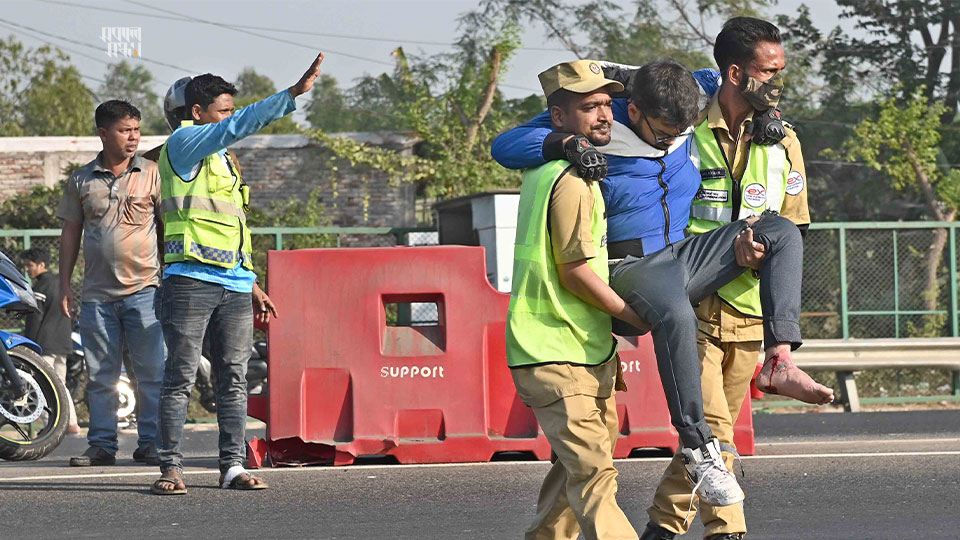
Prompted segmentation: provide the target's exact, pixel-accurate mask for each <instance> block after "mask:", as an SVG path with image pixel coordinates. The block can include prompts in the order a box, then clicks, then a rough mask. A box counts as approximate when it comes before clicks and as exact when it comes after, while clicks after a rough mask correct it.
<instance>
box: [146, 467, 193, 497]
mask: <svg viewBox="0 0 960 540" xmlns="http://www.w3.org/2000/svg"><path fill="white" fill-rule="evenodd" d="M165 484H170V485H171V486H173V489H164V488H162V487H160V486H162V485H165ZM150 493H153V494H154V495H186V494H187V486H186V484H184V483H183V475H181V474H180V473H178V472H174V471H164V472H163V473H161V475H160V478H157V480H156V481H154V483H153V485H151V486H150Z"/></svg>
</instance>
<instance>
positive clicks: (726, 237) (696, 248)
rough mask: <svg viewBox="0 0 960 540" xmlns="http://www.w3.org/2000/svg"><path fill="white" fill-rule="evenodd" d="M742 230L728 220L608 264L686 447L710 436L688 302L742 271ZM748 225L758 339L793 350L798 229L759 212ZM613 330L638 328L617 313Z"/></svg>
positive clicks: (799, 275)
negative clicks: (757, 248) (643, 335)
mask: <svg viewBox="0 0 960 540" xmlns="http://www.w3.org/2000/svg"><path fill="white" fill-rule="evenodd" d="M746 228H747V224H746V222H744V221H735V222H733V223H730V224H729V225H725V226H723V227H720V228H719V229H715V230H713V231H710V232H708V233H705V234H702V235H699V236H692V237H689V238H685V239H683V240H681V241H680V242H677V243H675V244H671V245H669V246H667V247H665V248H664V249H662V250H660V251H658V252H656V253H654V254H652V255H650V256H647V257H643V258H637V257H627V258H625V259H624V260H623V261H622V262H620V263H618V264H616V265H615V266H613V267H612V268H611V270H610V286H611V287H612V288H613V290H614V291H616V292H617V294H619V295H620V296H621V297H622V298H623V299H624V300H625V301H626V302H627V303H628V304H629V305H630V307H632V308H633V309H634V311H636V312H637V315H639V316H640V318H641V319H643V320H645V321H647V323H648V324H650V327H651V330H650V332H651V334H652V335H653V345H654V350H655V351H656V354H657V368H658V370H659V372H660V380H661V382H662V383H663V390H664V393H665V394H666V398H667V406H668V408H669V410H670V421H671V423H672V424H673V426H674V427H675V428H676V430H677V432H678V434H679V435H680V442H681V444H683V445H684V446H685V447H688V448H696V447H699V446H701V445H703V443H704V442H706V440H707V439H709V438H710V437H711V436H712V432H711V430H710V428H709V427H708V426H707V423H706V421H705V420H704V418H703V395H702V393H701V388H700V355H699V352H698V350H697V316H696V315H695V314H694V311H693V306H695V305H697V304H699V303H700V301H702V300H703V299H705V298H706V297H707V296H709V295H711V294H713V293H714V292H716V291H717V289H719V288H720V287H722V286H723V285H726V284H727V283H728V282H730V281H731V280H733V279H735V278H736V277H737V276H739V275H740V274H742V273H743V271H744V268H743V267H741V266H739V265H737V261H736V257H735V254H734V240H735V238H736V236H737V234H738V233H739V232H740V231H742V230H744V229H746ZM751 228H752V229H753V232H754V240H755V241H757V242H760V243H762V244H763V245H764V247H765V248H766V256H765V257H764V263H763V266H762V267H761V268H760V270H759V273H760V302H761V305H762V307H763V336H764V338H763V339H764V345H765V346H766V347H770V346H773V345H775V344H777V343H790V344H791V348H792V349H796V348H797V347H799V346H800V343H801V338H800V324H799V319H800V283H801V281H802V276H803V244H802V239H801V237H800V231H799V229H797V227H796V225H794V224H793V222H791V221H790V220H788V219H786V218H782V217H780V216H778V215H775V214H764V215H763V216H761V217H760V219H759V220H757V221H756V222H755V223H754V224H753V225H752V226H751ZM631 330H632V332H631ZM614 332H615V333H617V334H620V335H637V334H639V331H637V330H636V329H633V328H632V327H630V326H629V325H627V324H626V323H623V322H622V321H618V320H617V319H614Z"/></svg>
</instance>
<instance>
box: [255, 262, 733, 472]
mask: <svg viewBox="0 0 960 540" xmlns="http://www.w3.org/2000/svg"><path fill="white" fill-rule="evenodd" d="M268 262H269V267H270V273H269V275H268V279H269V291H270V297H271V299H273V301H274V303H276V304H277V306H278V307H279V308H280V310H281V311H282V312H283V313H284V316H282V317H281V318H279V319H277V320H274V321H272V322H271V324H270V325H269V330H268V333H269V339H268V343H269V347H270V352H269V358H270V363H269V370H270V372H269V377H268V380H269V388H270V390H269V394H268V395H266V396H264V397H261V398H259V401H257V400H256V399H253V398H252V399H251V413H252V412H254V411H256V412H257V413H258V414H260V415H262V416H258V417H260V418H265V419H266V420H267V447H268V448H267V454H268V455H269V458H270V461H271V462H272V463H273V464H305V463H319V462H331V461H332V462H333V463H334V464H337V465H343V464H349V463H352V462H353V461H354V460H355V459H356V458H357V457H358V456H364V455H390V456H394V457H395V458H396V459H397V460H398V461H400V462H401V463H438V462H467V461H487V460H489V459H490V458H491V457H493V455H494V454H496V453H498V452H528V453H532V454H533V455H535V456H536V457H537V458H539V459H547V458H549V455H550V448H549V444H548V443H547V441H546V439H545V437H543V435H542V434H541V433H540V432H539V428H538V425H537V422H536V418H535V417H534V415H533V413H532V411H531V410H530V409H529V408H528V407H526V406H525V405H523V403H522V402H521V401H520V399H519V397H517V394H516V389H515V388H514V386H513V380H512V378H511V377H510V372H509V369H508V368H507V366H506V351H505V344H504V341H505V338H504V327H505V320H506V310H507V304H508V302H509V296H508V295H505V294H501V293H499V292H497V291H496V290H494V289H493V288H492V287H491V286H490V285H489V283H488V282H487V280H486V271H485V263H484V252H483V248H477V247H466V246H438V247H422V248H369V249H368V248H354V249H314V250H296V251H271V252H270V253H269V255H268ZM410 303H433V304H435V305H436V307H437V311H438V313H439V321H438V322H437V323H433V324H428V325H413V326H393V325H388V323H387V320H388V315H389V316H390V317H391V319H392V317H393V314H394V313H401V314H403V313H405V312H406V308H407V307H408V306H407V304H410ZM639 343H640V345H639V346H638V347H636V346H630V347H629V349H628V350H625V351H624V352H623V357H622V360H623V362H624V366H625V371H627V373H625V376H626V379H627V385H628V387H629V389H630V391H629V392H627V393H626V394H620V395H619V396H618V411H619V412H620V414H621V433H622V434H623V435H622V437H621V442H620V443H619V444H618V447H617V455H618V456H623V455H627V454H629V453H630V451H631V450H633V449H635V448H641V447H663V448H671V449H673V448H676V444H677V443H676V433H675V432H674V431H673V430H672V428H670V423H669V417H668V415H667V413H666V403H665V401H664V397H663V390H662V388H661V387H660V383H659V377H658V376H657V371H656V366H655V361H654V359H653V348H652V345H651V344H650V342H649V338H641V340H640V341H639ZM631 370H632V371H631ZM264 405H267V406H266V407H264ZM748 407H749V406H748ZM264 409H265V410H264ZM747 410H748V411H749V408H748V409H747ZM745 416H746V417H747V419H748V420H749V415H745ZM749 436H750V437H751V440H750V444H749V447H750V450H751V451H752V426H751V429H750V431H749ZM740 444H741V442H740V441H738V445H740ZM258 450H260V452H261V453H262V448H258ZM744 450H746V448H742V449H741V453H746V452H744Z"/></svg>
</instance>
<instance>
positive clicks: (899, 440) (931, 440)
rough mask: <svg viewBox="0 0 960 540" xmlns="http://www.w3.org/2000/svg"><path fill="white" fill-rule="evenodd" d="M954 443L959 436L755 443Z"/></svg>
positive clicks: (760, 444)
mask: <svg viewBox="0 0 960 540" xmlns="http://www.w3.org/2000/svg"><path fill="white" fill-rule="evenodd" d="M938 442H939V443H956V442H960V438H942V437H941V438H933V439H889V438H888V439H841V440H834V441H779V442H768V443H756V446H757V448H761V447H764V446H790V445H803V444H810V445H817V446H821V445H826V444H919V443H938Z"/></svg>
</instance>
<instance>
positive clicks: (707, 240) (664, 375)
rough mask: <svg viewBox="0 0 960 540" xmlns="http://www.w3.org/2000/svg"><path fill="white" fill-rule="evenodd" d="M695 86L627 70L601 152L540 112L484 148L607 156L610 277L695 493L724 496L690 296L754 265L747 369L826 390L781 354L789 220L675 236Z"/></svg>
mask: <svg viewBox="0 0 960 540" xmlns="http://www.w3.org/2000/svg"><path fill="white" fill-rule="evenodd" d="M713 73H714V74H715V73H716V72H713ZM713 80H716V75H713ZM701 94H702V92H701V90H700V87H699V86H698V84H697V80H696V79H695V78H694V76H693V75H691V73H690V72H689V71H687V69H686V68H684V67H683V66H682V65H680V64H678V63H676V62H674V61H672V60H662V61H657V62H653V63H651V64H648V65H646V66H643V67H641V68H640V69H639V70H638V71H637V73H636V74H635V75H634V78H633V84H632V90H631V94H630V98H629V100H627V99H614V101H613V116H614V122H613V126H612V130H611V132H612V136H611V143H610V144H608V145H605V146H602V147H601V148H600V150H601V151H603V152H604V153H605V154H606V156H603V155H602V154H600V153H598V151H597V150H596V149H594V148H592V147H591V145H589V144H586V145H584V144H582V143H583V138H582V137H578V136H575V135H571V134H570V133H560V132H555V131H554V130H552V129H551V127H550V119H549V116H548V113H544V114H542V115H540V116H538V117H537V118H535V119H534V120H533V121H531V122H529V123H527V124H524V125H522V126H520V127H517V128H514V129H513V130H510V131H508V132H506V133H504V134H501V135H500V136H499V137H498V138H497V140H495V141H494V144H493V148H492V154H493V157H494V158H495V159H496V160H497V161H498V162H499V163H500V164H501V165H504V166H506V167H510V168H531V167H537V166H540V165H542V164H543V163H545V162H547V161H551V160H554V159H558V158H563V157H566V158H567V159H568V160H569V161H571V163H574V164H576V165H578V169H583V170H584V172H582V173H581V176H587V177H589V176H590V174H591V173H592V174H597V171H602V169H603V165H604V164H606V165H607V168H608V171H607V174H605V175H603V174H600V175H599V176H601V177H602V176H605V178H604V179H603V181H602V182H601V184H600V188H601V191H602V193H603V198H604V201H605V203H606V210H607V220H608V237H609V256H610V262H611V264H612V266H611V271H610V285H611V287H612V288H613V289H614V290H615V291H616V292H617V293H618V294H619V295H620V296H622V297H623V299H624V300H625V301H626V302H627V303H628V304H629V305H630V306H631V307H632V308H633V310H634V311H636V313H637V314H638V315H639V316H640V318H641V319H643V320H644V321H645V322H646V323H647V324H648V325H649V329H650V331H651V333H652V335H653V341H654V348H655V350H656V355H657V364H658V369H659V371H660V378H661V382H662V384H663V388H664V393H665V395H666V398H667V403H668V408H669V410H670V416H671V422H672V424H673V426H674V427H675V428H676V429H677V432H678V434H679V436H680V442H681V454H682V456H683V461H684V465H685V468H686V470H687V474H688V476H689V478H690V481H691V483H692V484H693V486H694V491H695V492H696V494H697V495H698V496H699V497H700V499H701V500H702V501H703V502H704V503H707V504H709V505H712V506H728V505H732V504H737V503H739V502H741V501H742V500H743V492H742V490H741V489H740V487H739V485H738V484H737V482H736V479H735V478H734V476H733V475H732V474H731V473H730V472H729V471H728V469H727V467H726V466H725V465H724V462H723V459H722V457H721V451H720V445H719V442H718V441H717V439H716V438H715V437H714V436H713V434H712V431H711V429H710V428H709V427H708V425H707V423H706V421H705V420H704V413H703V398H702V390H701V381H700V356H699V351H698V347H697V331H698V322H697V316H696V314H695V312H694V306H695V305H697V304H699V303H700V301H702V300H704V299H705V298H707V297H709V296H711V295H712V294H713V293H714V292H716V291H717V290H718V289H720V288H721V287H722V286H724V285H726V284H727V283H729V282H731V281H733V280H735V279H736V278H737V277H738V276H740V275H742V274H743V272H744V268H745V267H754V269H755V271H756V272H757V275H758V276H759V278H760V301H761V305H762V311H763V332H764V347H765V360H766V361H765V363H764V367H763V369H762V370H761V372H760V374H759V376H758V381H760V382H761V389H762V390H764V391H768V392H771V393H778V394H780V395H784V396H788V397H793V398H797V399H800V400H803V401H806V402H809V403H828V402H830V401H832V399H833V392H832V391H831V390H830V389H829V388H826V387H824V386H822V385H820V384H818V383H816V382H815V381H813V379H811V378H810V377H809V376H808V375H807V374H806V373H804V372H803V371H802V370H800V369H798V368H797V367H796V366H794V365H793V363H792V362H791V361H790V352H791V351H792V350H795V349H796V348H797V347H799V346H800V344H801V337H800V327H799V315H800V283H801V278H802V262H803V261H802V259H803V246H802V243H801V242H802V240H801V236H800V232H799V230H798V229H797V227H796V225H794V224H793V223H792V222H790V221H789V220H787V219H785V218H782V217H780V216H778V215H776V214H775V213H772V212H757V213H755V215H753V216H751V217H749V218H747V219H739V220H737V221H734V222H732V223H729V224H727V225H725V226H722V227H719V228H717V229H714V230H711V231H709V232H705V233H704V234H701V235H699V236H692V237H687V238H685V229H686V227H687V224H688V221H689V217H690V208H691V204H692V202H693V199H694V196H695V195H696V194H697V192H698V190H699V189H700V184H701V175H700V171H699V170H698V167H697V165H696V164H695V163H694V162H693V161H692V160H691V154H692V153H693V149H692V145H693V144H695V143H694V141H693V137H690V135H691V134H692V129H691V126H692V124H693V123H694V122H695V121H696V120H697V118H698V115H699V113H700V98H701ZM596 177H597V176H594V178H596ZM756 214H759V215H756ZM614 330H615V331H617V333H620V334H629V333H630V332H629V331H628V330H624V331H619V330H620V328H617V324H616V321H615V325H614ZM633 333H634V334H635V333H636V332H633Z"/></svg>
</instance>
